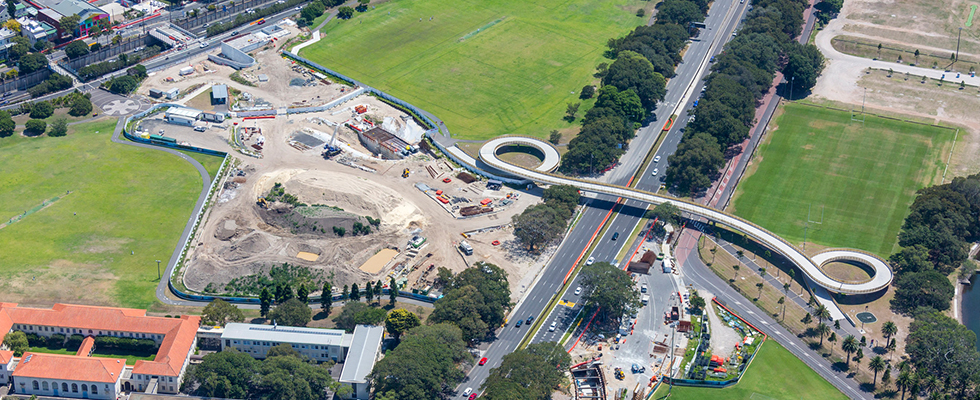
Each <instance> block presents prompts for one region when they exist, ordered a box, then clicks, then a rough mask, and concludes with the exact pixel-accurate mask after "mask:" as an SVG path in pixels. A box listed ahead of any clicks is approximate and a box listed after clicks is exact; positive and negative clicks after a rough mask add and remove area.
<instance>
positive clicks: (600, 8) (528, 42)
mask: <svg viewBox="0 0 980 400" xmlns="http://www.w3.org/2000/svg"><path fill="white" fill-rule="evenodd" d="M653 4H654V2H646V1H638V0H612V1H602V2H597V1H588V0H569V1H556V0H538V1H516V0H499V1H492V2H477V1H449V0H427V1H420V0H395V1H391V2H387V3H383V4H379V5H378V6H377V8H376V9H369V10H368V11H367V12H364V13H355V15H354V17H353V18H351V19H350V20H346V21H345V20H340V19H334V20H332V21H330V23H328V24H327V25H326V26H325V27H324V29H323V39H322V40H320V41H319V42H317V43H316V44H314V45H312V46H309V47H306V48H304V49H303V50H301V51H300V55H301V56H303V57H306V58H308V59H310V60H312V61H314V62H317V63H319V64H321V65H323V66H325V67H328V68H331V69H334V70H336V71H338V72H340V73H343V74H345V75H348V76H350V77H352V78H354V79H357V80H360V81H361V82H364V83H365V84H367V85H371V86H373V87H376V88H378V89H381V90H384V91H386V92H388V93H390V94H392V95H393V96H396V97H398V98H401V99H402V100H405V101H407V102H409V103H412V104H414V105H415V106H416V107H419V108H421V109H423V110H425V111H428V112H430V113H432V114H434V115H436V116H437V117H439V118H441V119H442V120H443V121H445V122H446V126H447V127H448V128H449V130H450V132H452V134H453V137H456V138H460V139H478V140H485V139H489V138H493V137H496V136H499V135H504V134H521V135H530V136H536V137H543V138H547V137H548V134H549V132H550V131H551V130H553V129H559V130H561V129H565V128H569V127H572V126H573V124H576V123H571V124H570V123H568V122H565V121H564V120H562V117H563V116H564V115H565V110H566V106H567V104H568V103H575V102H580V101H581V100H579V98H578V94H579V91H580V90H581V89H582V86H584V85H586V84H588V83H590V82H592V81H593V80H594V78H593V77H592V74H593V73H594V72H595V67H596V65H598V64H599V63H600V62H603V61H605V62H611V60H606V59H604V58H603V56H602V53H603V52H604V51H605V50H606V42H607V41H608V40H609V39H611V38H613V37H617V36H621V35H624V34H625V33H627V32H629V31H630V30H631V29H632V28H634V27H636V26H638V25H642V24H644V23H645V22H646V21H647V20H648V19H649V12H648V13H647V16H646V17H637V16H636V10H637V9H639V8H641V7H643V8H646V9H647V11H649V9H650V8H651V7H652V6H653ZM430 18H432V19H431V20H430ZM420 19H421V21H420ZM585 109H586V107H585V104H583V107H582V110H583V111H584V110H585ZM582 115H584V113H583V112H579V117H581V116H582Z"/></svg>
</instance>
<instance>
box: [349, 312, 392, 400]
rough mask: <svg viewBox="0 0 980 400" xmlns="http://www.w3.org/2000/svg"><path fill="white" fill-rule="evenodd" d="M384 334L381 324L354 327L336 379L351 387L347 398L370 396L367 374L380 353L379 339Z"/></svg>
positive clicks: (358, 399)
mask: <svg viewBox="0 0 980 400" xmlns="http://www.w3.org/2000/svg"><path fill="white" fill-rule="evenodd" d="M384 334H385V328H384V327H381V326H374V325H358V326H356V327H355V328H354V334H353V340H351V343H350V349H349V350H348V351H347V358H346V359H344V369H343V371H341V372H340V379H339V380H338V381H339V382H340V383H341V384H344V385H348V386H350V387H351V389H353V390H352V392H351V396H350V397H348V398H350V399H357V400H368V399H370V398H371V381H370V378H369V375H370V374H371V370H372V369H374V363H375V362H377V361H378V357H379V356H380V355H381V340H382V339H383V338H384Z"/></svg>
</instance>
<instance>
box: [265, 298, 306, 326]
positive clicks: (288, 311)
mask: <svg viewBox="0 0 980 400" xmlns="http://www.w3.org/2000/svg"><path fill="white" fill-rule="evenodd" d="M269 318H271V319H273V320H275V321H276V323H277V324H280V325H286V326H306V324H308V323H310V320H312V319H313V310H310V307H309V306H308V305H306V303H303V302H302V301H299V300H297V299H289V300H286V301H285V302H283V303H282V304H279V305H277V306H276V308H273V309H272V311H271V312H269Z"/></svg>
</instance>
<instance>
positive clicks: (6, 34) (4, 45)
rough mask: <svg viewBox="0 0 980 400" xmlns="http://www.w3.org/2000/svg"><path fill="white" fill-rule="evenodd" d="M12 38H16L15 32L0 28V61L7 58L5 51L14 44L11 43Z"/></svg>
mask: <svg viewBox="0 0 980 400" xmlns="http://www.w3.org/2000/svg"><path fill="white" fill-rule="evenodd" d="M14 36H17V32H14V31H12V30H10V29H7V28H0V59H5V58H7V50H9V49H10V48H11V47H13V46H14V44H16V43H14V42H12V41H11V39H13V38H14Z"/></svg>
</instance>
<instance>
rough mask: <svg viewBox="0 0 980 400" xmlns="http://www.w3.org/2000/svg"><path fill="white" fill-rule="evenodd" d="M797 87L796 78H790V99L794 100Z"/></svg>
mask: <svg viewBox="0 0 980 400" xmlns="http://www.w3.org/2000/svg"><path fill="white" fill-rule="evenodd" d="M795 85H796V76H791V77H789V99H790V101H792V100H793V86H795Z"/></svg>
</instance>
